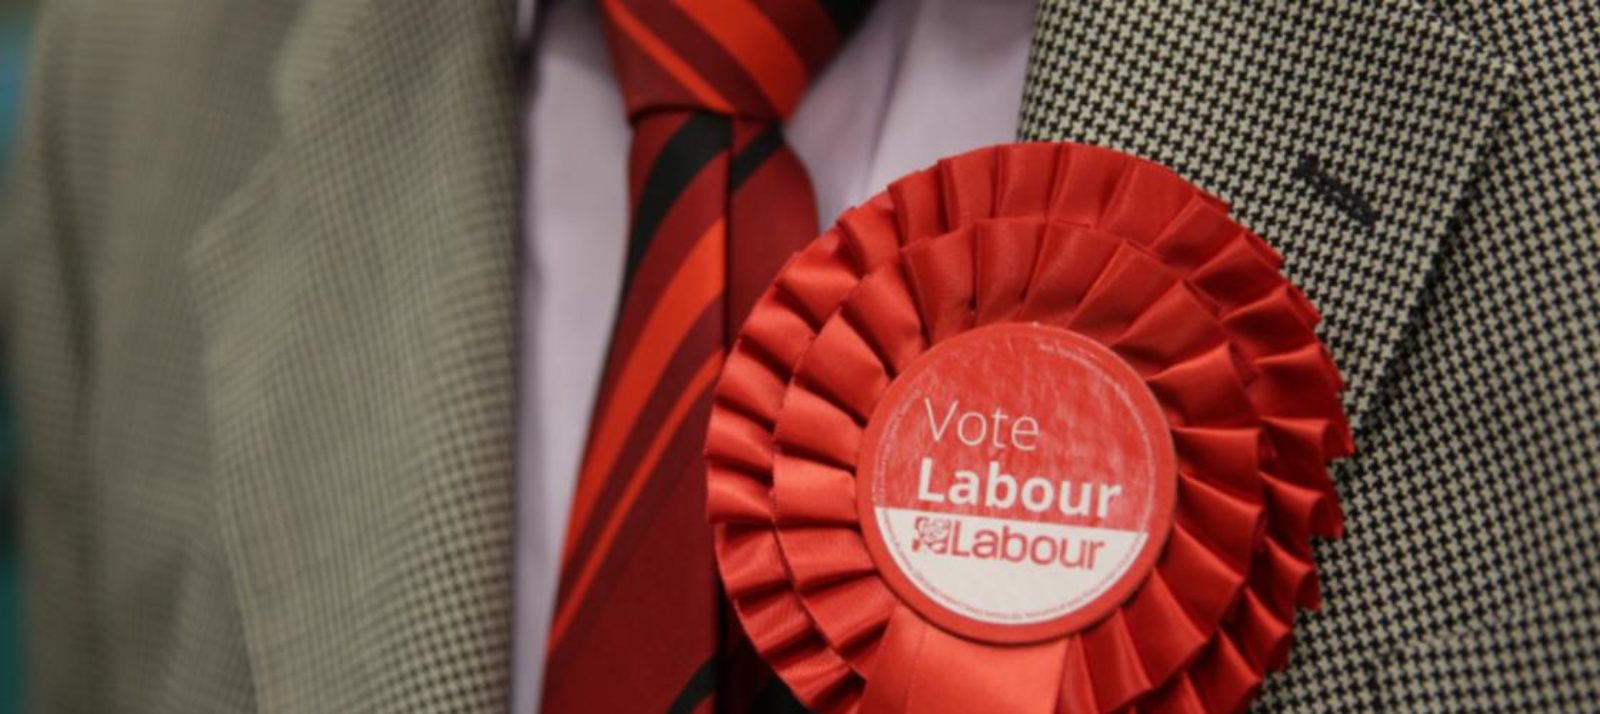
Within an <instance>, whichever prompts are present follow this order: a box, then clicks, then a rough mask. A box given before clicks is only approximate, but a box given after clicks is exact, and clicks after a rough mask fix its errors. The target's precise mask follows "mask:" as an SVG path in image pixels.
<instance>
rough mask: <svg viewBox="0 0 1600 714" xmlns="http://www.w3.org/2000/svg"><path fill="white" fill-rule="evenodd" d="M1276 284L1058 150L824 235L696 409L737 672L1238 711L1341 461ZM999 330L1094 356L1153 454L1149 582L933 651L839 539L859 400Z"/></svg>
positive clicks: (1037, 148) (917, 606) (1222, 238)
mask: <svg viewBox="0 0 1600 714" xmlns="http://www.w3.org/2000/svg"><path fill="white" fill-rule="evenodd" d="M1282 262H1283V261H1282V258H1281V257H1280V256H1279V255H1278V254H1277V253H1276V252H1275V251H1274V250H1273V249H1272V248H1271V247H1269V246H1268V245H1267V244H1266V243H1265V242H1264V241H1262V240H1261V239H1260V238H1259V237H1257V236H1255V235H1253V234H1252V233H1250V232H1249V231H1248V230H1246V229H1244V228H1242V227H1241V226H1239V225H1238V224H1237V223H1235V222H1234V221H1232V220H1231V219H1230V218H1229V217H1228V207H1227V206H1226V205H1225V204H1223V203H1222V202H1221V201H1220V200H1218V199H1217V198H1215V197H1213V196H1210V195H1208V194H1206V193H1204V192H1202V191H1200V190H1198V189H1196V188H1195V187H1194V186H1192V185H1191V184H1189V183H1188V182H1186V181H1184V180H1183V179H1182V178H1180V177H1179V176H1177V175H1176V174H1175V173H1173V172H1172V171H1170V170H1168V169H1166V168H1164V167H1162V166H1159V165H1157V164H1154V163H1151V162H1149V161H1145V160H1142V159H1138V158H1135V157H1132V156H1129V155H1126V154H1122V153H1119V152H1115V151H1111V150H1107V149H1103V148H1098V147H1092V146H1085V145H1075V144H1065V143H1061V144H1018V145H1008V146H1001V147H993V148H987V149H980V150H977V151H973V152H970V153H966V154H962V155H960V156H956V157H953V158H949V159H945V160H943V161H941V162H939V164H938V165H937V166H935V167H933V168H930V169H927V170H924V171H921V172H918V173H914V174H911V175H909V176H906V177H905V178H902V179H901V180H899V181H897V182H895V183H894V184H893V185H891V186H890V187H889V189H888V190H887V191H885V192H883V193H881V194H878V195H877V196H874V197H873V198H872V199H870V200H869V201H867V202H866V203H865V204H863V205H861V206H859V207H857V208H855V209H852V210H850V211H848V212H846V213H845V214H844V215H843V216H842V217H841V218H840V219H839V221H838V223H837V224H836V225H835V226H834V227H833V228H832V229H830V230H829V231H827V232H826V233H824V234H823V235H822V236H821V237H820V238H818V239H817V240H815V241H814V242H812V243H811V244H810V245H808V246H807V247H806V248H805V249H804V250H803V251H801V252H800V253H798V254H797V255H796V256H795V257H794V258H792V259H791V260H790V261H789V262H788V264H787V265H786V266H785V267H784V269H783V270H782V272H781V273H780V274H779V276H778V277H777V279H776V280H775V282H774V283H773V285H772V286H771V288H769V289H768V291H767V292H766V293H765V294H764V296H763V297H762V298H761V300H760V301H759V302H758V304H757V305H756V307H755V308H754V310H753V311H752V313H751V315H750V318H749V319H748V321H747V322H746V324H745V325H744V327H743V329H742V330H741V332H740V336H739V338H738V340H737V342H736V343H735V345H734V347H733V349H732V351H731V353H730V355H729V357H728V360H727V362H726V364H725V366H724V368H723V373H722V376H721V378H720V381H719V382H718V385H717V388H716V399H715V407H714V409H713V413H712V417H711V423H710V429H709V436H708V439H707V444H706V456H707V461H708V464H709V472H708V477H707V478H708V488H709V503H708V506H709V513H710V519H711V522H712V524H713V528H714V529H715V543H716V551H717V559H718V564H719V568H720V571H721V574H722V578H723V581H724V584H725V586H726V589H727V592H728V595H729V597H730V598H731V599H732V601H733V604H734V608H735V610H736V611H737V612H738V615H739V617H740V618H741V620H742V622H743V624H744V627H745V629H746V631H747V633H748V634H749V636H750V638H751V639H752V641H753V642H754V643H755V645H756V648H757V649H758V650H759V651H760V652H761V653H762V655H763V656H764V657H765V658H766V659H767V661H768V662H769V663H771V664H772V666H773V668H774V669H775V670H776V671H777V673H778V674H779V675H780V676H781V677H782V678H783V679H784V681H785V682H786V683H787V684H788V685H789V686H790V688H791V689H792V690H793V691H794V692H795V694H796V695H797V696H798V697H799V698H800V699H801V700H802V701H803V702H804V703H805V704H807V705H808V706H810V707H812V708H813V709H815V710H818V711H822V712H858V711H859V712H862V713H863V714H885V713H888V712H930V713H933V714H939V713H942V712H951V713H954V712H972V711H992V712H1018V713H1033V712H1037V713H1041V714H1042V713H1047V712H1112V711H1124V710H1130V709H1138V710H1141V711H1146V710H1148V711H1163V712H1164V711H1172V712H1224V711H1237V710H1240V709H1242V708H1244V707H1245V706H1246V705H1247V704H1248V703H1249V701H1250V700H1251V698H1252V697H1253V696H1254V694H1255V692H1256V691H1257V689H1258V688H1259V686H1260V683H1261V681H1262V678H1263V677H1264V675H1265V673H1266V672H1267V671H1269V670H1273V669H1279V668H1281V667H1282V666H1283V665H1284V663H1285V660H1286V658H1287V654H1288V649H1289V643H1290V635H1291V625H1292V623H1293V619H1294V612H1295V609H1296V608H1297V607H1302V608H1315V607H1316V606H1317V602H1318V594H1317V582H1316V574H1315V567H1314V563H1313V561H1312V554H1311V542H1310V541H1311V537H1312V536H1318V537H1337V536H1338V535H1339V533H1340V531H1341V519H1340V514H1339V511H1338V505H1337V499H1336V496H1335V493H1334V491H1333V488H1332V484H1331V482H1330V480H1329V478H1328V473H1327V463H1328V461H1330V460H1332V459H1335V458H1339V457H1342V456H1346V455H1348V454H1350V453H1351V451H1352V449H1353V444H1352V440H1351V436H1350V430H1349V426H1348V422H1347V420H1346V418H1345V416H1344V413H1343V409H1342V406H1341V402H1340V398H1339V393H1340V391H1341V390H1342V388H1343V384H1342V382H1341V381H1340V377H1339V374H1338V371H1337V369H1336V368H1335V366H1334V364H1333V361H1332V359H1331V357H1330V356H1329V354H1328V352H1327V350H1326V349H1325V348H1324V347H1323V345H1322V343H1321V342H1320V341H1319V340H1318V338H1317V336H1316V334H1315V332H1314V327H1315V325H1316V324H1317V321H1318V319H1319V318H1318V315H1317V312H1316V310H1315V308H1313V307H1312V305H1311V303H1310V302H1309V301H1308V300H1307V299H1306V298H1305V296H1304V295H1303V294H1302V293H1301V292H1300V291H1299V290H1298V289H1296V288H1295V287H1294V285H1292V284H1291V283H1290V282H1289V281H1288V280H1286V279H1285V278H1284V277H1283V276H1282V274H1281V273H1280V267H1281V265H1282ZM1002 323H1017V324H1022V325H1031V326H1038V327H1040V328H1041V329H1047V330H1064V331H1067V332H1070V333H1072V334H1073V335H1074V336H1075V337H1074V339H1078V338H1086V339H1087V340H1090V341H1092V342H1093V343H1095V344H1096V345H1099V346H1101V347H1103V348H1104V349H1105V350H1107V351H1108V353H1109V354H1112V355H1114V356H1115V358H1117V359H1120V360H1121V361H1122V363H1123V364H1124V365H1125V366H1126V368H1127V369H1128V370H1130V374H1133V375H1136V377H1135V379H1136V380H1138V381H1142V383H1143V385H1144V387H1145V388H1147V389H1148V394H1150V395H1153V397H1154V399H1155V402H1156V403H1158V404H1159V413H1160V416H1161V418H1162V420H1163V421H1164V425H1165V427H1166V436H1168V437H1169V438H1170V452H1171V453H1172V454H1174V455H1175V461H1174V464H1175V470H1176V474H1175V475H1174V477H1173V478H1172V481H1173V482H1175V484H1176V486H1175V497H1174V498H1173V499H1172V502H1171V504H1170V517H1169V518H1168V522H1169V523H1170V525H1169V526H1165V527H1164V528H1163V530H1162V531H1161V532H1159V533H1155V534H1154V535H1153V540H1152V541H1151V542H1152V543H1153V546H1152V547H1153V548H1155V549H1156V555H1155V557H1154V558H1153V562H1152V563H1151V564H1150V565H1149V567H1147V568H1146V569H1144V570H1142V571H1137V570H1136V571H1132V572H1137V573H1139V579H1138V581H1137V582H1135V583H1132V584H1131V585H1132V587H1129V588H1125V589H1124V590H1125V592H1117V591H1110V592H1108V595H1107V596H1108V597H1113V598H1114V601H1111V602H1108V603H1102V605H1103V607H1101V608H1100V609H1101V610H1103V612H1102V613H1101V614H1098V615H1097V616H1096V617H1095V619H1093V621H1089V622H1071V618H1067V619H1066V620H1062V621H1061V622H1065V623H1068V625H1069V628H1068V629H1067V630H1066V631H1064V632H1063V631H1060V628H1056V629H1055V630H1052V631H1049V632H1044V633H1043V634H1040V630H1039V629H1038V628H1037V627H1035V628H1034V629H1032V630H1028V631H1027V632H1026V633H1025V634H1026V636H1017V637H1007V636H1004V631H1005V630H1006V628H1005V627H1004V626H1001V627H997V628H993V629H994V630H995V631H996V632H998V633H1001V634H1000V636H996V637H986V636H974V635H973V634H972V633H971V632H966V633H965V634H958V632H965V630H964V629H963V628H959V627H950V626H948V623H945V624H938V623H936V622H935V619H937V618H934V617H930V616H929V615H928V614H927V613H929V612H931V611H930V609H929V606H928V605H927V604H926V603H913V602H908V598H907V597H905V596H903V595H905V594H906V593H908V592H909V591H908V590H907V589H906V586H904V585H903V578H900V579H899V580H900V581H899V582H897V583H896V584H894V585H891V583H890V582H889V580H890V579H891V578H886V571H891V570H892V569H894V568H896V567H897V566H896V565H895V564H894V563H893V562H889V561H888V560H887V559H886V558H885V557H884V556H883V554H882V552H881V548H880V549H879V552H877V553H876V554H875V553H874V551H873V548H871V547H869V537H868V535H867V534H866V533H864V529H867V530H870V528H871V524H870V523H864V522H863V521H864V519H863V516H862V512H863V508H862V507H861V505H862V500H861V498H860V495H861V493H860V492H861V485H860V484H859V483H858V476H860V475H861V473H862V466H863V462H864V460H865V459H867V458H869V456H868V455H867V454H866V453H864V447H863V445H864V443H865V442H866V441H867V432H868V431H869V427H871V426H872V424H873V421H874V419H875V415H876V414H878V413H879V412H880V411H882V410H881V409H880V406H881V405H882V404H883V403H884V397H885V395H886V393H889V392H890V391H891V387H892V386H893V385H894V384H895V383H896V381H897V380H898V379H901V378H902V377H903V376H904V375H906V374H907V372H908V370H914V369H915V368H916V364H917V363H918V360H919V358H922V357H924V355H925V354H926V353H928V352H929V351H930V349H933V348H935V347H938V346H940V345H942V344H944V343H946V342H947V341H948V340H951V339H952V338H954V337H957V336H959V335H963V334H969V333H971V332H973V331H975V330H979V329H984V328H988V327H989V326H993V325H998V324H1002ZM982 369H984V370H1004V369H1006V367H1005V366H1004V365H984V366H982ZM979 374H980V377H979V378H981V372H980V373H979ZM887 574H888V575H890V576H893V577H894V578H898V577H899V576H897V575H895V574H894V573H892V572H887ZM1047 629H1048V628H1047Z"/></svg>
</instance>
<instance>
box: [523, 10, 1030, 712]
mask: <svg viewBox="0 0 1600 714" xmlns="http://www.w3.org/2000/svg"><path fill="white" fill-rule="evenodd" d="M1033 13H1034V0H879V1H878V3H877V6H876V7H874V8H873V10H872V11H871V12H870V14H869V15H868V16H867V17H866V19H865V20H864V22H863V23H862V25H861V27H859V28H857V30H856V32H855V33H854V34H852V35H851V36H850V37H849V38H848V39H847V41H846V44H845V45H844V47H843V48H842V49H841V50H840V51H839V53H838V55H836V56H835V57H834V59H833V60H832V62H831V63H830V64H829V65H828V67H827V69H825V70H824V71H823V73H822V74H821V75H819V76H818V77H817V79H816V80H815V81H814V82H813V83H812V86H811V88H810V89H809V90H808V91H807V93H806V96H805V98H804V99H803V100H802V101H801V103H800V106H799V108H798V109H797V111H796V112H795V115H794V117H793V118H792V119H791V120H790V121H789V122H788V123H787V124H786V125H785V136H786V137H787V138H788V140H789V144H790V146H791V147H793V148H794V150H795V152H796V153H797V154H799V156H800V159H801V161H803V162H804V163H805V165H806V168H807V169H808V171H809V172H810V174H811V180H812V184H813V186H814V187H815V190H816V195H817V204H818V205H817V212H818V217H819V219H820V220H819V224H820V225H822V226H827V225H830V224H831V223H832V222H833V219H834V218H835V217H836V216H838V215H839V213H840V212H842V211H843V210H844V209H846V208H849V207H850V206H853V205H856V204H858V203H860V202H862V201H863V200H865V199H866V198H868V197H869V196H871V195H872V194H874V193H876V192H878V191H880V190H882V189H883V187H884V186H885V185H887V184H888V183H889V182H890V181H892V180H894V179H896V178H898V177H899V176H901V175H903V174H906V173H909V172H911V171H914V170H917V169H920V168H923V167H925V166H927V165H929V164H932V163H933V162H934V161H936V160H938V159H939V158H940V157H943V156H948V155H950V154H955V153H959V152H962V151H966V150H968V149H975V148H978V147H981V146H987V145H990V144H997V143H1002V142H1007V141H1011V140H1012V138H1013V136H1014V135H1015V134H1016V130H1017V118H1018V114H1019V112H1020V110H1021V104H1022V83H1023V75H1024V73H1025V70H1026V67H1027V55H1028V45H1029V42H1030V40H1031V38H1032V31H1033ZM522 14H523V21H522V23H521V29H520V31H521V32H522V36H523V41H524V43H525V49H526V56H527V57H529V58H530V60H531V62H532V63H533V65H532V68H531V71H530V72H529V73H528V77H529V83H530V85H529V86H528V87H527V89H526V92H525V96H526V97H527V106H526V110H525V113H524V119H525V125H524V131H525V136H526V138H527V143H526V151H527V155H526V167H527V169H526V177H527V184H526V185H527V188H526V191H527V193H526V194H525V197H526V202H525V204H524V208H525V214H526V215H525V226H526V234H525V238H524V240H525V241H526V242H525V254H524V261H523V262H524V267H523V271H524V272H523V276H522V285H523V301H522V327H523V331H522V350H521V368H522V373H521V385H522V394H521V401H520V410H519V411H520V420H521V423H520V425H519V434H520V435H521V436H520V442H519V444H518V454H517V461H518V465H517V542H516V585H515V593H516V595H515V599H516V610H515V614H514V621H515V637H514V639H515V644H514V648H515V651H514V652H513V655H512V671H513V683H512V705H513V708H514V709H513V710H514V711H516V712H519V713H526V712H533V711H536V707H535V703H536V702H537V701H538V697H539V692H540V691H541V687H542V680H543V672H544V655H545V639H546V637H547V636H548V632H549V622H550V617H551V611H552V608H553V607H554V600H555V586H556V581H557V578H558V577H559V576H558V572H559V567H560V559H561V548H562V542H563V539H564V538H565V533H566V527H567V509H568V507H569V505H570V503H571V500H572V492H573V487H574V486H575V485H576V482H577V475H578V468H579V460H580V459H581V458H582V453H583V447H584V440H585V437H586V436H587V429H588V424H589V411H590V408H591V406H592V400H593V399H594V395H595V391H596V389H597V387H598V383H599V379H600V371H601V368H602V366H603V364H604V362H605V355H606V348H607V346H608V342H609V339H610V329H611V325H612V317H613V313H614V312H615V310H616V309H617V302H618V299H619V297H620V293H619V291H620V289H621V283H622V271H623V257H624V251H625V247H626V235H627V222H628V195H627V162H628V146H629V142H630V138H631V133H630V130H629V127H628V124H627V122H626V118H625V115H624V110H623V106H622V96H621V93H620V91H619V89H618V88H617V85H616V82H615V80H614V79H613V76H612V72H611V62H610V59H609V57H608V56H607V55H606V49H605V44H604V41H603V39H602V36H601V19H600V15H599V9H598V8H597V7H596V3H592V2H585V1H583V0H546V1H543V2H539V3H538V4H537V5H533V4H531V3H526V2H525V4H524V6H523V13H522Z"/></svg>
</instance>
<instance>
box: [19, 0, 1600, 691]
mask: <svg viewBox="0 0 1600 714" xmlns="http://www.w3.org/2000/svg"><path fill="white" fill-rule="evenodd" d="M512 5H513V3H509V2H490V1H489V0H459V1H457V2H449V3H444V2H427V1H424V0H384V1H383V2H379V1H378V0H319V1H318V2H310V1H309V0H301V1H299V2H291V1H287V0H285V1H282V2H247V1H246V0H209V1H208V2H198V1H196V0H56V1H55V2H52V3H50V4H49V5H48V7H47V9H46V13H45V15H46V16H45V20H44V25H43V27H42V28H41V31H40V34H39V39H38V42H37V46H38V48H39V52H38V57H37V60H38V61H37V64H36V66H35V68H34V73H33V82H32V91H31V97H30V101H29V116H28V120H27V126H26V131H25V135H24V137H23V139H22V143H21V146H20V147H19V159H18V161H17V162H16V164H15V165H14V166H13V167H12V171H11V175H12V180H11V181H9V183H8V190H7V194H6V195H7V198H6V203H5V204H4V209H3V211H4V212H3V213H0V330H3V332H0V335H3V341H4V344H5V347H6V355H7V360H6V368H7V373H8V375H9V378H10V382H11V387H12V389H14V390H15V392H16V394H17V401H18V408H19V412H20V414H19V417H20V421H21V426H22V430H23V436H24V439H25V441H24V453H25V459H26V461H25V484H24V486H25V494H24V495H25V509H24V510H25V512H24V521H25V534H24V535H25V547H26V551H25V554H26V559H27V579H28V582H29V588H30V590H29V592H28V598H27V601H28V604H29V607H30V613H29V617H28V623H29V628H30V657H29V665H30V667H31V675H32V678H31V687H30V691H31V694H32V697H33V701H34V704H35V708H36V710H37V711H41V712H98V711H113V710H114V711H121V712H187V711H195V712H202V711H203V712H249V711H270V712H280V711H281V712H323V711H327V712H351V711H424V712H430V711H433V712H446V711H450V712H455V711H461V712H467V711H473V712H477V711H482V712H496V711H503V710H504V709H505V707H506V705H507V689H508V683H509V674H508V666H509V665H508V659H509V652H510V637H509V627H510V622H509V613H510V605H509V602H510V600H509V589H510V583H511V574H510V567H511V562H512V559H511V552H510V549H511V523H512V517H511V506H512V493H513V490H512V482H511V478H512V468H511V464H512V448H513V434H514V429H515V425H514V423H513V421H514V413H515V410H514V403H513V399H514V395H515V393H516V392H515V389H514V384H513V382H514V367H515V363H516V362H515V353H514V350H515V346H516V341H515V339H514V335H513V325H514V322H515V321H514V314H515V312H514V311H515V307H516V305H515V299H516V291H515V280H516V276H517V259H518V256H517V250H516V245H517V233H516V226H517V220H516V219H517V200H518V196H519V189H518V173H517V171H518V169H517V166H516V164H515V157H516V156H517V154H518V152H517V150H516V142H517V126H518V124H517V120H516V105H517V91H518V83H517V77H516V66H517V60H516V57H515V43H514V38H513V33H512V32H511V31H510V28H511V27H512ZM1597 87H1600V5H1596V4H1595V3H1593V2H1589V1H1587V0H1549V1H1545V2H1523V1H1521V0H1477V1H1469V0H1443V1H1440V2H1435V3H1424V2H1420V1H1419V0H1390V1H1385V2H1361V3H1346V2H1333V1H1332V0H1306V1H1304V2H1300V1H1297V2H1287V1H1284V2H1256V1H1253V0H1215V1H1213V2H1200V1H1199V0H1187V1H1181V2H1164V1H1158V0H1102V1H1100V2H1081V1H1078V0H1044V1H1043V2H1042V3H1041V7H1040V11H1039V17H1038V24H1037V30H1036V36H1035V41H1034V47H1033V56H1032V61H1031V69H1030V70H1029V76H1028V82H1027V90H1026V96H1025V98H1024V107H1025V108H1024V112H1023V121H1022V127H1023V128H1022V132H1021V134H1022V138H1026V139H1067V140H1074V141H1081V142H1089V143H1096V144H1102V145H1106V146H1110V147H1113V148H1117V149H1121V150H1124V151H1129V152H1132V153H1135V154H1138V155H1141V156H1144V157H1146V158H1150V159H1153V160H1156V161H1159V162H1162V163H1165V164H1168V165H1170V166H1172V167H1174V168H1175V169H1177V170H1178V171H1179V172H1180V173H1182V174H1183V175H1185V176H1186V177H1188V178H1189V179H1191V180H1193V181H1195V182H1197V183H1199V184H1200V185H1201V186H1203V187H1204V188H1206V189H1208V190H1209V191H1211V192H1213V193H1215V194H1217V195H1219V196H1221V197H1222V198H1224V199H1225V200H1227V201H1229V202H1231V203H1232V204H1233V206H1234V209H1235V211H1236V213H1237V215H1238V216H1239V217H1240V218H1241V219H1242V220H1243V221H1244V222H1245V223H1247V224H1248V225H1250V226H1251V227H1252V228H1253V229H1254V230H1255V231H1256V232H1257V233H1259V234H1261V235H1262V236H1264V237H1265V238H1267V239H1268V240H1269V241H1271V242H1272V243H1273V244H1274V245H1275V246H1276V247H1277V248H1278V249H1279V250H1280V251H1281V252H1282V253H1283V254H1284V255H1285V256H1286V257H1287V260H1288V266H1287V269H1288V270H1289V271H1290V272H1291V274H1292V277H1293V278H1294V279H1295V280H1296V281H1298V282H1299V283H1300V284H1301V285H1302V286H1304V287H1305V289H1306V291H1307V293H1308V294H1309V295H1310V297H1311V299H1312V300H1313V301H1314V302H1315V303H1316V304H1317V305H1318V307H1319V308H1320V309H1321V311H1322V313H1323V315H1324V316H1325V317H1326V323H1325V324H1324V326H1323V332H1324V336H1325V338H1326V340H1327V342H1328V344H1329V346H1330V348H1331V349H1332V352H1333V354H1334V355H1335V358H1336V360H1337V361H1338V363H1339V364H1340V366H1341V368H1342V369H1343V370H1344V372H1345V374H1346V375H1347V377H1348V380H1349V383H1350V390H1349V392H1348V394H1347V398H1348V406H1349V408H1350V410H1351V412H1352V414H1353V416H1354V419H1355V423H1356V426H1357V440H1358V445H1359V454H1358V455H1357V456H1356V457H1355V458H1353V459H1351V460H1350V461H1348V462H1347V463H1345V464H1344V465H1343V466H1342V467H1341V469H1340V470H1339V472H1338V473H1337V485H1338V488H1339V491H1340V494H1341V498H1342V503H1343V507H1344V511H1345V515H1346V530H1347V535H1346V536H1345V537H1344V538H1342V539H1340V540H1337V541H1333V542H1329V543H1325V544H1323V545H1322V546H1321V548H1320V549H1319V553H1318V556H1319V564H1320V569H1321V581H1322V587H1323V607H1322V608H1321V610H1320V611H1317V612H1314V613H1308V614H1304V615H1302V616H1301V618H1300V621H1299V622H1298V623H1297V628H1296V634H1297V643H1296V646H1295V649H1294V652H1293V655H1292V658H1291V663H1290V665H1289V667H1288V669H1287V670H1286V671H1283V672H1280V673H1277V674H1275V675H1272V676H1271V677H1270V678H1269V680H1268V683H1267V685H1266V687H1265V691H1264V692H1263V694H1262V697H1261V699H1260V700H1259V702H1258V703H1257V709H1259V710H1262V711H1279V710H1282V711H1352V710H1361V711H1470V710H1480V711H1533V710H1559V709H1566V710H1582V709H1585V708H1592V707H1594V706H1596V702H1597V701H1600V591H1597V583H1596V579H1597V577H1600V529H1597V525H1596V521H1597V519H1600V480H1597V476H1600V474H1597V468H1600V467H1597V464H1600V423H1597V422H1600V419H1597V417H1600V358H1597V353H1600V309H1597V305H1596V301H1597V293H1600V246H1597V242H1600V89H1597Z"/></svg>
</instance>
